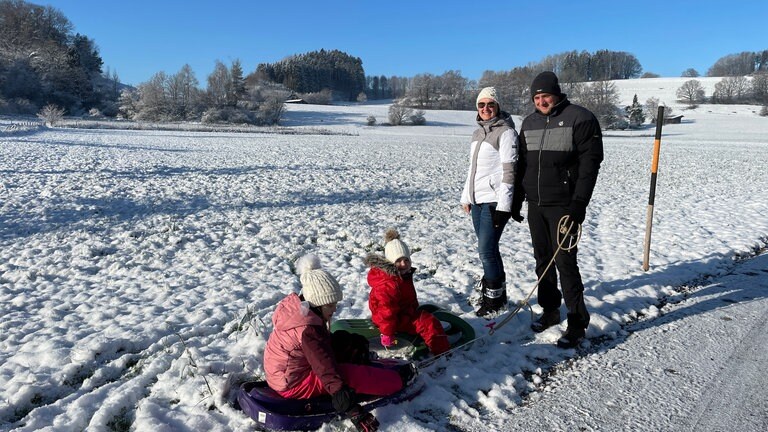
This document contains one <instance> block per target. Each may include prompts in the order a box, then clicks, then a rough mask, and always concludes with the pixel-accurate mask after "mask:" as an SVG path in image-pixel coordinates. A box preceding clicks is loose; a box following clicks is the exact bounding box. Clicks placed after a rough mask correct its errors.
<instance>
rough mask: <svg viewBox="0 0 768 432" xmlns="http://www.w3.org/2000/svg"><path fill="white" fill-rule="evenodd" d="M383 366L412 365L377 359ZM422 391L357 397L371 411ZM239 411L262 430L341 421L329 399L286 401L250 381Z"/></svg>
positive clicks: (308, 427) (242, 390)
mask: <svg viewBox="0 0 768 432" xmlns="http://www.w3.org/2000/svg"><path fill="white" fill-rule="evenodd" d="M373 363H374V364H378V365H380V366H381V367H386V368H391V369H398V368H401V367H405V366H407V365H409V364H410V362H408V361H403V360H396V359H380V360H374V362H373ZM422 390H423V384H421V383H419V382H418V381H413V382H411V384H410V385H409V386H407V387H405V388H403V389H402V390H400V391H399V392H397V393H395V394H392V395H389V396H384V397H378V396H366V395H358V396H359V397H360V398H361V400H360V404H361V405H362V406H364V407H366V408H367V409H369V410H371V409H374V408H376V407H379V406H382V405H386V404H390V403H398V402H402V401H405V400H410V399H412V398H413V397H415V396H416V395H418V394H419V393H421V391H422ZM237 402H238V404H239V406H240V409H242V410H243V412H244V413H245V414H247V415H248V416H249V417H250V418H252V419H254V420H255V421H256V423H257V427H258V428H260V429H262V430H317V429H319V428H320V427H321V426H322V425H323V424H324V423H328V422H330V421H333V420H336V419H339V418H340V417H339V414H338V413H337V412H336V411H335V410H334V409H333V404H332V402H331V397H330V396H319V397H316V398H312V399H286V398H284V397H282V396H280V395H279V394H277V392H275V391H274V390H272V389H271V388H269V386H268V385H267V383H266V381H250V382H246V383H243V384H241V385H240V390H239V391H238V393H237Z"/></svg>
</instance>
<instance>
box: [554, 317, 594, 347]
mask: <svg viewBox="0 0 768 432" xmlns="http://www.w3.org/2000/svg"><path fill="white" fill-rule="evenodd" d="M586 334H587V326H586V324H585V323H584V321H583V320H582V319H581V318H580V317H579V316H578V315H576V314H568V329H566V330H565V333H564V334H563V337H561V338H560V339H558V340H557V346H558V348H575V347H577V346H579V344H580V343H581V341H582V339H584V336H586Z"/></svg>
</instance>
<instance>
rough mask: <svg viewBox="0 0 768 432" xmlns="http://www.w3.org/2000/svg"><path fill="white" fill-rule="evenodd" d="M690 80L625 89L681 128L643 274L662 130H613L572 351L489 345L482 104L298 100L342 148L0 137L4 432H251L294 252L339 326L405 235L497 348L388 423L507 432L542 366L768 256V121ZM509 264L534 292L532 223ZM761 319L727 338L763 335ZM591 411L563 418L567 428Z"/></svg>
mask: <svg viewBox="0 0 768 432" xmlns="http://www.w3.org/2000/svg"><path fill="white" fill-rule="evenodd" d="M701 80H702V82H703V84H704V85H705V86H707V88H708V89H709V86H710V85H714V82H709V81H708V80H709V79H701ZM684 81H685V79H683V78H679V79H677V78H675V79H666V78H659V79H648V80H632V81H626V82H617V85H618V86H619V88H620V89H621V91H622V100H623V101H631V99H632V96H633V95H634V94H635V93H637V94H638V98H639V99H640V100H641V101H645V100H646V99H647V98H649V97H658V98H659V99H660V100H661V101H662V102H666V103H668V104H670V105H671V106H673V108H675V109H676V110H677V109H678V108H679V110H678V112H681V113H684V115H685V117H684V119H683V123H682V124H678V125H667V126H665V127H664V136H663V138H662V144H661V158H660V168H659V178H658V183H657V197H656V210H655V215H654V218H655V220H654V228H653V244H652V253H651V269H650V271H648V272H643V271H642V270H641V268H640V264H641V257H642V243H643V234H644V231H645V223H646V221H645V214H646V204H647V199H648V185H649V179H650V162H651V149H652V145H653V128H652V127H651V126H648V127H647V128H645V129H641V130H635V131H610V132H608V133H606V136H605V148H606V160H605V162H604V164H603V168H602V171H601V174H600V178H599V180H598V186H597V189H596V191H595V194H594V198H593V202H592V203H591V205H590V207H589V209H588V214H587V222H586V223H585V225H584V236H583V238H582V241H581V243H580V245H579V248H580V258H581V259H580V264H581V268H582V272H583V276H584V281H585V285H586V299H587V304H588V307H589V308H590V311H591V312H592V313H593V317H592V322H591V324H590V327H589V329H588V337H589V338H591V341H592V342H585V344H584V346H582V347H581V348H580V349H579V350H560V349H558V348H556V347H554V345H553V343H554V341H555V340H556V339H557V338H558V337H559V335H560V332H561V331H562V330H563V328H562V327H561V328H552V329H550V330H548V331H546V332H544V333H541V334H538V335H534V334H532V333H531V332H530V330H529V329H528V325H529V323H530V315H529V314H528V313H527V312H525V313H523V314H520V315H518V316H517V317H516V318H515V319H513V320H512V321H511V322H510V324H509V325H507V326H506V327H504V328H503V329H501V330H499V331H498V332H496V333H495V334H494V335H492V336H490V335H488V334H487V333H488V332H487V328H486V327H485V325H486V324H487V322H486V321H485V320H482V319H477V318H476V317H474V315H473V313H472V311H473V309H472V307H471V306H470V305H469V304H468V303H467V298H468V297H470V296H471V295H472V294H473V285H474V282H475V280H476V278H479V276H480V273H481V269H480V263H479V259H478V257H477V256H476V249H475V245H474V234H473V232H472V228H471V224H470V221H469V219H468V217H466V216H465V215H464V214H463V212H462V211H461V210H460V208H459V206H458V199H459V194H460V189H461V185H462V183H463V180H464V175H465V172H466V171H465V170H466V165H467V162H468V152H469V149H468V141H469V136H470V134H471V132H472V130H473V129H474V113H473V112H467V111H428V112H427V115H426V118H427V122H428V123H427V126H421V127H407V126H406V127H381V126H378V127H377V126H374V127H369V126H366V125H365V119H366V117H367V116H369V115H375V116H376V117H377V118H379V119H380V120H382V119H384V118H386V112H387V109H388V106H387V105H386V104H364V105H357V104H355V105H349V106H330V107H324V106H312V105H292V106H290V107H289V110H288V112H287V114H286V122H285V123H286V125H287V126H291V127H295V128H299V129H308V130H310V131H311V130H320V129H323V130H326V131H329V132H343V133H344V135H298V136H297V135H277V134H273V133H194V132H162V131H115V130H111V131H107V130H78V129H42V130H30V131H28V132H25V133H22V134H0V173H2V176H0V316H2V317H3V319H2V321H0V430H3V431H5V430H19V431H32V430H50V431H79V430H116V431H122V430H129V429H131V430H139V431H158V430H161V431H162V430H167V431H171V430H174V431H179V430H182V431H183V430H189V431H196V430H212V431H230V430H250V429H251V428H252V426H253V424H252V422H251V420H250V419H248V418H246V417H245V416H243V415H242V413H241V412H239V411H236V410H234V409H233V408H232V407H231V406H230V405H229V404H228V403H227V398H228V397H229V396H230V395H229V394H228V393H227V392H226V386H227V383H228V382H230V381H232V380H234V379H238V378H242V377H244V376H256V375H259V374H261V373H262V367H261V359H262V353H263V349H264V344H265V343H266V338H267V336H268V333H269V331H270V326H271V324H270V322H271V321H270V317H271V312H272V310H273V308H274V305H275V303H276V302H277V301H279V299H281V298H282V297H283V296H285V295H286V294H287V293H290V292H293V291H296V290H298V288H299V282H298V278H297V276H296V275H295V274H294V267H293V262H294V261H295V259H296V258H297V257H299V256H301V255H302V254H304V253H307V252H314V253H316V254H317V255H318V256H319V257H320V259H321V261H322V262H323V264H324V266H325V267H326V269H328V270H329V271H330V272H331V273H332V274H334V275H335V276H336V277H337V278H338V279H339V281H340V283H341V285H342V287H343V289H344V292H345V300H344V302H343V304H341V305H340V308H339V311H338V312H337V317H339V318H353V317H366V316H369V315H370V313H369V311H368V309H367V286H366V282H365V274H366V268H365V266H364V264H363V257H364V256H365V255H366V253H368V252H371V251H375V250H377V248H380V247H381V236H382V234H383V232H384V230H385V229H386V228H387V227H390V226H393V227H396V228H398V229H399V230H400V232H401V234H402V237H403V240H404V241H405V242H406V243H408V245H409V246H410V247H411V249H412V250H413V251H414V253H413V256H412V258H413V261H414V264H415V265H416V266H417V267H419V268H420V271H419V273H418V276H417V280H416V287H417V291H418V292H419V296H420V299H421V300H422V301H423V302H430V303H435V304H437V305H439V306H441V307H444V308H446V309H449V310H451V311H453V312H454V313H456V314H459V315H461V316H462V317H464V318H465V319H466V320H467V321H469V322H470V323H471V324H472V325H473V326H474V327H475V329H476V331H477V334H478V336H480V337H481V338H480V340H478V341H477V342H475V343H474V344H473V346H472V348H471V349H470V350H468V351H464V352H459V353H456V354H455V355H453V356H452V357H451V358H450V359H446V360H441V361H438V362H437V363H436V364H434V365H431V366H429V367H428V368H425V369H424V370H422V374H421V377H420V379H421V380H423V381H424V382H425V384H426V386H427V387H426V390H425V392H424V393H423V394H422V395H421V396H420V397H418V398H417V399H415V400H414V401H412V402H410V403H408V404H402V405H395V406H386V407H382V408H379V409H377V410H376V413H375V414H376V415H377V417H378V418H379V420H380V421H381V423H382V425H383V429H384V430H401V431H409V432H410V431H427V430H448V429H452V430H473V428H474V427H475V426H474V425H477V424H479V423H482V424H485V425H505V424H509V423H508V422H509V420H510V419H512V418H514V417H515V416H517V415H518V413H519V412H520V410H521V409H523V408H524V407H525V406H533V407H535V406H536V404H538V403H542V402H540V401H541V400H542V399H544V400H546V398H547V397H548V396H547V392H546V391H541V388H545V386H542V380H543V379H544V378H545V377H546V376H547V372H548V371H552V370H554V369H553V368H557V367H562V365H563V364H566V362H568V361H569V359H573V358H575V357H578V356H580V355H583V354H585V353H589V352H592V351H593V350H596V349H597V348H598V347H599V346H598V345H597V344H598V343H600V341H616V342H617V344H616V345H615V349H622V347H623V346H628V344H629V342H628V341H627V342H623V340H624V338H625V337H626V336H627V331H628V329H627V328H625V326H626V325H628V324H629V323H634V322H635V321H636V320H637V319H639V318H642V319H643V320H652V319H654V318H656V317H659V316H662V315H663V314H664V310H662V309H660V308H659V307H660V305H661V304H662V302H663V301H665V300H668V299H669V298H672V297H679V295H680V294H679V291H678V288H679V287H681V286H688V285H700V284H707V283H710V282H711V281H713V280H717V278H718V277H719V276H724V275H727V274H729V273H731V272H732V271H733V269H734V268H735V267H734V266H736V265H737V264H736V261H735V259H736V258H737V257H744V256H750V255H752V254H754V253H756V251H757V250H759V249H761V248H763V247H765V246H766V244H767V243H768V218H766V217H765V215H766V214H768V188H766V184H768V174H766V166H768V139H767V138H766V137H768V118H764V117H760V116H759V115H757V112H758V111H759V107H755V106H733V105H730V106H727V105H717V106H713V105H700V106H699V108H697V109H695V110H685V111H683V107H682V106H679V105H676V103H675V102H674V101H673V95H674V92H675V90H676V89H677V87H679V85H680V84H682V82H684ZM708 93H709V90H708ZM518 120H519V119H518ZM10 122H12V120H9V119H2V120H0V125H7V124H9V123H10ZM518 124H519V121H518ZM502 255H503V256H504V258H505V260H506V261H505V265H506V268H507V271H508V278H509V280H510V281H511V284H510V285H511V286H510V292H509V294H510V300H511V301H512V302H515V301H519V300H520V299H522V298H524V297H525V295H526V294H527V293H528V291H529V290H530V288H531V287H532V286H533V283H534V282H535V277H534V262H533V257H532V255H531V248H530V239H529V233H528V228H527V226H526V225H525V224H515V223H512V224H511V225H509V226H508V228H507V230H506V232H505V234H504V236H503V238H502ZM756 277H760V278H761V280H764V278H765V276H764V275H762V274H759V273H758V276H756ZM754 296H755V297H758V298H764V297H765V291H764V289H762V290H758V291H756V292H755V293H754ZM732 300H733V301H734V302H737V303H738V302H742V301H746V300H743V299H741V298H738V297H734V298H732ZM759 304H761V305H763V308H762V310H760V309H757V310H752V309H750V312H749V313H750V314H752V316H741V315H739V314H738V313H737V312H734V314H733V316H729V317H730V319H731V320H732V321H733V324H734V325H738V323H741V322H743V321H742V320H754V319H756V318H755V317H758V318H757V319H760V318H759V317H760V314H762V317H763V319H764V317H765V308H764V305H765V302H761V303H759ZM724 305H727V304H726V303H725V302H724ZM534 309H535V310H536V311H537V312H538V306H534ZM693 315H694V318H695V316H696V315H697V313H693ZM641 322H644V321H641ZM744 325H746V324H744ZM741 328H746V327H741ZM670 331H672V330H670ZM650 343H653V342H650ZM600 346H602V345H600ZM633 349H638V350H642V349H643V347H642V346H641V347H639V348H635V347H633ZM580 353H581V354H580ZM690 359H692V357H684V360H685V361H688V360H690ZM692 367H695V365H694V366H692ZM615 373H616V374H617V375H622V371H621V370H620V369H619V370H618V371H616V372H615ZM724 378H725V379H727V377H724ZM545 382H546V381H545ZM622 385H623V384H622ZM605 391H608V390H605ZM615 391H616V392H617V395H619V394H620V392H621V391H622V389H621V388H617V389H616V390H615ZM762 396H763V399H765V395H764V394H763V395H762ZM598 403H601V402H594V404H598ZM649 403H650V402H649ZM702 406H706V405H702ZM590 410H595V411H597V410H598V407H597V405H591V406H590V405H589V402H588V403H587V405H586V407H585V408H583V411H580V414H573V413H571V415H575V416H576V419H575V420H574V421H575V422H576V423H575V424H577V425H578V424H579V423H578V416H579V415H581V416H584V417H585V418H587V417H589V416H590ZM763 418H764V417H763ZM582 424H587V425H592V424H596V425H597V426H596V427H597V428H598V429H599V423H594V422H592V423H590V422H587V421H585V422H584V423H582ZM339 427H340V426H339V425H333V426H328V427H326V428H325V430H339ZM562 427H563V428H567V427H566V426H562ZM637 429H640V430H642V429H648V430H650V429H652V425H646V426H643V425H640V426H639V427H638V428H637Z"/></svg>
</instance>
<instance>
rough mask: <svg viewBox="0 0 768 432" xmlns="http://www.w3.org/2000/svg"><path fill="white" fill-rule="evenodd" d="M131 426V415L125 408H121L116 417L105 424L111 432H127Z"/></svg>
mask: <svg viewBox="0 0 768 432" xmlns="http://www.w3.org/2000/svg"><path fill="white" fill-rule="evenodd" d="M132 424H133V415H132V414H131V412H130V411H129V410H128V408H127V407H123V408H121V409H120V412H119V413H117V415H116V416H114V417H112V419H111V420H110V421H108V422H107V428H109V430H110V431H113V432H129V431H130V430H131V425H132Z"/></svg>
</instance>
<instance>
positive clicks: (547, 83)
mask: <svg viewBox="0 0 768 432" xmlns="http://www.w3.org/2000/svg"><path fill="white" fill-rule="evenodd" d="M539 93H549V94H551V95H555V96H562V92H561V91H560V84H559V83H558V82H557V75H555V73H554V72H550V71H546V72H542V73H540V74H538V75H536V78H534V79H533V83H531V99H533V97H534V96H536V95H537V94H539Z"/></svg>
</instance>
